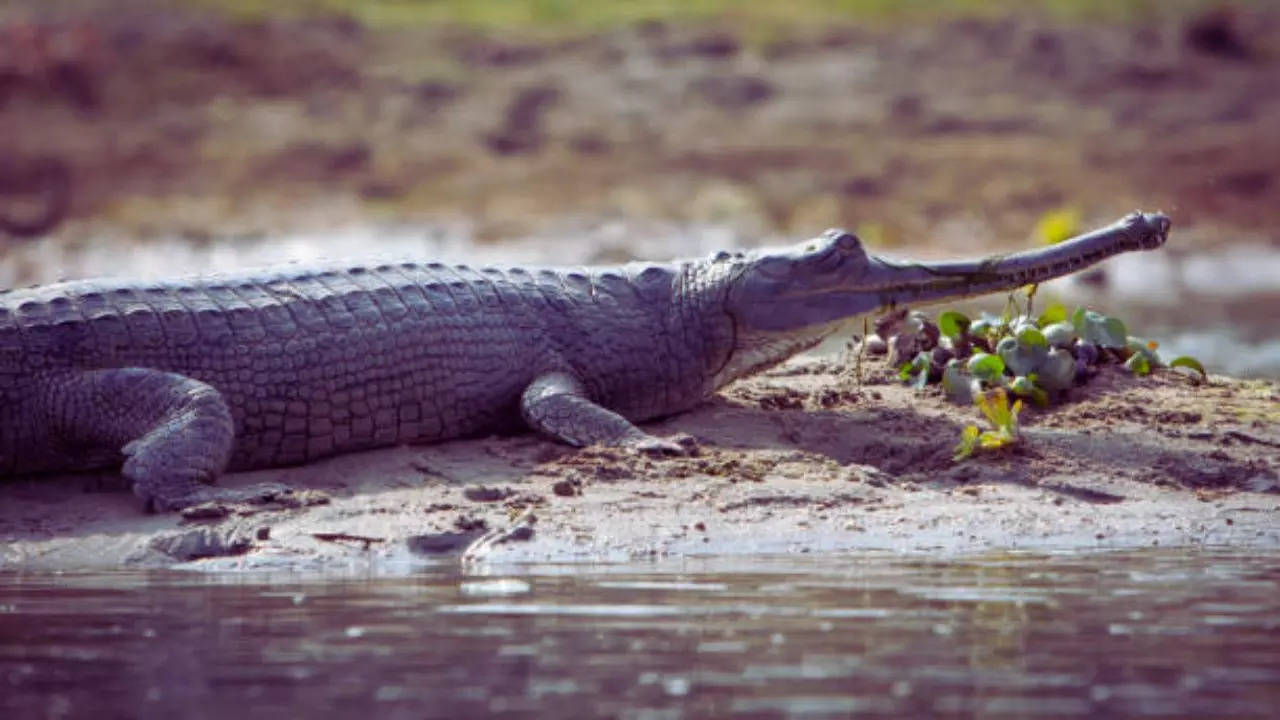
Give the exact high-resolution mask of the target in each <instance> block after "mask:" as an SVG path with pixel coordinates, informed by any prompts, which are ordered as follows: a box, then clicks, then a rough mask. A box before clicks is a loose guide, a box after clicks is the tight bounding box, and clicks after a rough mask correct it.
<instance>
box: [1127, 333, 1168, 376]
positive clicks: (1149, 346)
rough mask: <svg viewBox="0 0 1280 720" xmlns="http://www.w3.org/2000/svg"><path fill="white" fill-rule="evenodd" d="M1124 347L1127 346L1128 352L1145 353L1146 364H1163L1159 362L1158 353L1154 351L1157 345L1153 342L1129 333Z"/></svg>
mask: <svg viewBox="0 0 1280 720" xmlns="http://www.w3.org/2000/svg"><path fill="white" fill-rule="evenodd" d="M1125 347H1127V348H1128V349H1129V351H1130V352H1134V353H1141V354H1143V355H1146V356H1147V364H1149V365H1150V366H1151V367H1153V368H1157V367H1160V366H1161V365H1162V364H1163V363H1161V362H1160V354H1159V353H1157V352H1156V347H1157V345H1156V343H1154V342H1148V341H1146V340H1143V339H1142V338H1139V337H1134V336H1132V335H1130V336H1129V341H1128V342H1127V343H1126V345H1125Z"/></svg>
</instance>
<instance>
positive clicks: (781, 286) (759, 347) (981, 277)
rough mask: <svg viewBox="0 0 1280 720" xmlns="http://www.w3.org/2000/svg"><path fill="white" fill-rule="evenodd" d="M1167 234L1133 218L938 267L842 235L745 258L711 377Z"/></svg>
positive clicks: (1049, 275)
mask: <svg viewBox="0 0 1280 720" xmlns="http://www.w3.org/2000/svg"><path fill="white" fill-rule="evenodd" d="M1169 228H1170V221H1169V218H1168V217H1166V216H1165V215H1163V214H1160V213H1142V212H1135V213H1131V214H1130V215H1127V216H1126V217H1124V218H1123V219H1121V220H1119V221H1117V222H1116V223H1113V224H1112V225H1108V226H1107V227H1104V228H1101V229H1099V230H1095V231H1093V232H1090V233H1086V234H1084V235H1080V236H1078V237H1075V238H1072V239H1070V240H1066V241H1064V242H1062V243H1059V244H1057V245H1053V246H1051V247H1046V248H1040V249H1036V250H1027V251H1023V252H1019V253H1013V254H1010V255H997V256H992V257H988V258H982V259H978V260H967V261H955V262H940V263H923V262H904V261H894V260H889V259H886V258H879V257H873V256H869V255H867V254H866V253H865V252H863V250H862V246H861V243H860V242H859V241H858V239H857V238H856V237H854V236H853V235H851V234H849V233H843V232H839V231H829V232H828V233H826V234H825V235H824V236H823V237H822V238H819V239H818V240H815V241H812V242H810V243H806V244H804V245H802V246H796V247H791V248H783V249H779V250H770V251H761V252H758V253H756V254H755V255H754V256H752V257H750V258H748V259H746V260H745V262H744V264H743V267H742V270H741V271H740V272H738V273H737V275H736V279H735V280H734V281H733V285H732V287H731V289H730V291H729V294H728V298H727V304H726V311H727V312H728V313H729V315H731V316H732V317H733V321H734V325H735V332H736V334H737V342H736V346H735V349H734V351H733V353H732V356H731V357H730V358H729V361H728V362H727V363H726V365H725V367H724V369H722V370H721V372H720V373H719V374H718V376H717V377H719V378H721V379H723V380H724V382H727V381H728V380H731V379H733V378H737V377H742V376H743V375H747V374H750V373H752V372H754V371H756V370H759V369H762V368H764V367H768V366H770V365H773V364H776V363H778V362H780V361H782V360H784V359H786V358H787V357H790V356H791V355H794V354H795V353H797V352H800V351H802V350H805V349H808V348H810V347H813V346H814V345H816V344H817V343H818V342H820V341H821V340H822V339H823V338H824V337H826V336H827V335H829V334H830V333H832V332H834V331H835V330H836V329H837V328H839V327H840V325H842V324H843V323H844V321H846V320H849V319H851V318H855V317H857V316H859V315H864V314H866V313H869V312H874V311H876V310H880V309H886V308H892V307H895V306H899V305H917V304H927V303H934V302H940V301H946V300H955V299H959V298H964V297H972V296H975V295H983V294H986V293H990V292H998V291H1002V290H1013V289H1016V288H1019V287H1022V286H1024V285H1028V284H1031V283H1037V282H1043V281H1045V280H1050V279H1053V278H1057V277H1062V276H1064V275H1069V274H1071V273H1073V272H1076V271H1078V270H1081V269H1083V268H1085V267H1088V266H1090V265H1093V264H1095V263H1097V262H1100V261H1102V260H1105V259H1106V258H1108V257H1111V256H1112V255H1116V254H1119V253H1122V252H1129V251H1132V250H1152V249H1155V248H1158V247H1160V246H1162V245H1164V243H1165V241H1166V240H1167V239H1168V235H1169Z"/></svg>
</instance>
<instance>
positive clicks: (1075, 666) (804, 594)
mask: <svg viewBox="0 0 1280 720" xmlns="http://www.w3.org/2000/svg"><path fill="white" fill-rule="evenodd" d="M728 562H729V561H724V562H718V561H705V562H685V563H683V564H681V565H679V566H670V567H662V566H609V567H603V568H589V569H585V570H584V569H582V568H578V569H577V570H576V571H571V572H566V570H567V569H566V568H533V569H531V570H528V571H522V572H521V574H519V575H516V574H501V573H499V574H495V575H490V576H486V577H476V576H464V575H459V574H457V573H456V572H454V571H453V570H440V571H438V572H431V573H427V574H422V575H416V576H409V577H398V578H364V579H358V578H347V577H344V578H315V577H311V578H301V577H297V576H282V577H262V576H253V575H249V576H245V575H213V576H204V575H195V574H180V573H169V572H162V573H152V572H148V573H114V574H100V573H95V574H56V575H54V574H40V575H30V574H16V575H15V574H10V575H5V576H0V683H3V685H4V687H5V692H4V694H3V696H2V697H0V715H2V716H4V717H28V716H66V715H88V714H92V715H95V716H106V717H111V716H117V715H118V716H143V717H146V716H174V715H181V716H183V717H206V716H210V717H211V716H224V715H226V714H228V713H236V714H246V715H251V716H258V715H268V714H272V713H275V712H287V713H288V715H289V716H294V717H302V716H335V715H341V716H350V715H355V714H368V713H376V714H377V715H379V716H387V717H463V716H472V715H479V714H498V715H530V716H538V717H570V716H584V715H605V716H615V717H633V718H640V717H645V718H655V717H673V718H674V717H721V716H727V715H734V716H751V717H761V716H778V715H784V716H804V717H823V716H844V715H849V714H853V713H863V712H869V713H894V714H909V715H967V716H970V715H979V716H993V717H994V716H1001V717H1003V716H1024V717H1031V716H1035V717H1059V716H1095V715H1124V716H1128V715H1135V714H1142V715H1148V716H1158V717H1205V716H1209V715H1229V716H1256V717H1263V716H1266V715H1268V714H1269V713H1270V712H1273V711H1274V709H1275V708H1276V707H1277V704H1278V703H1280V592H1277V590H1278V589H1280V587H1278V586H1280V554H1277V553H1273V554H1266V555H1262V556H1257V555H1256V554H1255V555H1239V554H1231V553H1187V552H1170V551H1164V552H1142V553H1125V554H1096V555H1083V556H1082V555H1062V556H1047V557H1046V556H1030V555H1003V556H995V557H983V558H975V559H959V560H945V561H944V560H929V559H921V558H903V557H900V556H899V557H894V556H888V557H885V556H856V557H834V558H832V557H828V558H813V559H808V558H806V559H804V560H800V561H798V560H796V559H791V558H786V559H767V558H766V559H755V560H745V561H744V560H735V561H732V563H731V564H726V563H728Z"/></svg>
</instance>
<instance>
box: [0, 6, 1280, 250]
mask: <svg viewBox="0 0 1280 720" xmlns="http://www.w3.org/2000/svg"><path fill="white" fill-rule="evenodd" d="M1277 5H1278V4H1277V3H1274V2H1252V3H1251V2H1235V3H1229V4H1224V3H1220V2H1210V1H1206V0H1033V1H1026V0H1023V1H1015V0H987V1H983V0H896V1H895V0H795V1H794V2H788V3H757V2H741V1H733V0H680V1H677V0H651V1H648V2H591V1H587V0H523V1H503V0H374V1H366V2H362V1H358V0H293V1H291V2H272V1H271V0H58V1H57V2H44V1H43V0H10V1H9V2H6V3H5V4H4V6H3V7H2V8H0V158H3V159H2V160H0V217H3V216H6V214H7V216H16V217H17V218H19V219H25V220H26V221H27V222H28V224H30V223H31V222H34V221H39V220H40V219H41V218H42V217H43V216H42V215H41V213H42V211H45V210H49V209H54V210H56V213H52V214H51V215H50V217H51V219H52V220H54V221H53V222H50V223H49V227H50V228H52V232H53V234H54V235H56V236H58V237H69V238H72V239H73V240H74V239H75V238H84V237H90V236H94V235H97V234H100V233H101V232H102V230H103V229H104V228H110V229H114V230H117V231H119V232H121V233H122V234H124V235H126V236H128V237H134V238H145V237H151V236H158V235H163V236H177V237H188V238H192V239H195V240H207V239H210V238H219V237H224V236H242V235H245V234H258V235H266V234H270V233H273V232H279V231H282V230H289V229H294V228H307V227H321V228H324V227H333V226H334V225H335V224H342V223H374V224H377V223H400V224H406V223H407V224H412V223H426V222H437V221H442V220H449V221H460V222H465V223H467V224H468V227H470V228H472V230H473V237H474V239H475V240H478V241H481V242H486V241H501V240H506V239H510V238H513V237H520V236H522V235H526V234H529V233H538V232H549V231H554V230H555V229H556V228H561V227H565V226H566V223H568V224H572V223H587V224H590V223H599V222H606V221H608V222H613V221H619V222H623V223H630V222H635V221H642V220H643V221H648V220H655V219H657V220H661V221H664V222H672V223H677V224H691V225H698V224H703V225H705V224H718V225H723V226H725V227H729V228H731V229H732V231H733V232H734V233H737V234H740V235H741V236H743V237H748V238H757V239H759V240H766V239H770V238H776V237H779V236H796V235H809V234H813V233H816V232H819V231H821V230H822V229H823V228H825V227H827V226H830V225H844V226H848V227H853V228H856V229H858V230H860V231H861V232H862V234H863V235H864V236H865V237H866V239H868V240H869V241H870V242H872V243H874V244H881V245H900V244H906V243H910V244H911V245H912V246H913V247H914V246H916V245H918V244H921V243H924V242H926V241H928V242H932V243H934V244H935V245H936V246H937V247H938V248H939V250H940V251H946V252H953V251H955V250H956V249H958V248H964V249H969V248H972V247H983V246H988V245H991V244H993V243H995V244H1001V245H1007V244H1009V243H1014V244H1016V243H1018V242H1023V241H1025V240H1026V239H1027V238H1028V236H1029V234H1030V233H1031V232H1032V229H1033V228H1034V227H1035V225H1036V223H1037V221H1038V220H1039V219H1041V218H1043V217H1045V215H1046V214H1047V213H1054V212H1057V213H1068V214H1071V215H1072V216H1079V217H1081V218H1083V221H1084V222H1086V223H1087V222H1092V221H1094V220H1110V219H1112V218H1114V217H1116V216H1119V215H1120V214H1123V213H1124V212H1127V211H1129V210H1131V209H1133V208H1134V207H1143V208H1148V209H1156V208H1161V209H1164V210H1166V211H1170V212H1172V213H1173V214H1174V216H1175V218H1176V219H1177V220H1178V222H1179V226H1180V227H1182V228H1185V227H1188V226H1191V227H1196V226H1198V227H1202V228H1206V230H1205V232H1203V233H1202V240H1203V241H1204V242H1209V243H1212V242H1232V241H1233V239H1235V238H1239V237H1246V238H1249V239H1251V240H1256V239H1258V238H1259V237H1262V238H1263V239H1264V241H1270V242H1275V230H1274V227H1275V225H1276V221H1277V220H1280V217H1277V215H1278V211H1277V208H1280V183H1277V182H1276V180H1275V174H1276V173H1277V172H1278V171H1280V170H1278V169H1280V134H1278V133H1276V132H1275V128H1276V127H1280V80H1278V79H1277V78H1280V72H1278V70H1280V68H1278V67H1277V58H1280V47H1278V46H1277V38H1280V8H1278V7H1277ZM1208 229H1212V230H1211V231H1210V230H1208ZM26 234H31V233H26ZM638 252H641V253H642V252H643V251H638ZM575 254H577V255H581V256H587V255H589V253H587V252H576V253H575Z"/></svg>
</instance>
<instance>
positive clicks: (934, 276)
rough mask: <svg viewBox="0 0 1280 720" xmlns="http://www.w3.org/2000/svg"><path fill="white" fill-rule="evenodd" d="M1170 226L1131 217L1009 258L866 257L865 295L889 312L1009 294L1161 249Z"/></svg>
mask: <svg viewBox="0 0 1280 720" xmlns="http://www.w3.org/2000/svg"><path fill="white" fill-rule="evenodd" d="M1171 225H1172V223H1171V222H1170V220H1169V218H1168V216H1166V215H1164V214H1163V213H1158V212H1156V213H1144V212H1133V213H1130V214H1129V215H1126V216H1125V217H1124V218H1122V219H1120V220H1119V221H1117V222H1115V223H1113V224H1111V225H1108V226H1107V227H1104V228H1101V229H1098V230H1094V231H1093V232H1090V233H1086V234H1084V235H1079V236H1077V237H1074V238H1071V239H1069V240H1065V241H1063V242H1061V243H1058V244H1056V245H1053V246H1051V247H1046V248H1041V249H1037V250H1026V251H1023V252H1018V253H1013V254H1010V255H995V256H992V257H988V258H984V259H981V260H962V261H956V262H939V263H922V262H909V263H907V262H895V261H892V260H887V259H884V258H879V257H872V258H870V267H869V268H868V272H867V274H866V275H865V276H864V280H865V281H867V282H866V283H865V285H866V289H865V291H866V292H874V293H876V294H877V295H878V296H879V299H880V301H881V302H880V305H881V307H893V306H895V305H912V304H920V303H929V302H936V301H939V300H952V299H956V298H962V297H971V296H974V295H983V294H985V293H990V292H999V291H1001V290H1014V289H1017V288H1019V287H1022V286H1024V285H1029V284H1032V283H1038V282H1044V281H1045V280H1052V279H1053V278H1057V277H1062V276H1063V275H1070V274H1071V273H1073V272H1076V271H1078V270H1080V269H1082V268H1085V267H1087V266H1089V265H1093V264H1094V263H1097V262H1100V261H1102V260H1105V259H1106V258H1109V257H1111V256H1112V255H1116V254H1118V253H1122V252H1128V251H1131V250H1154V249H1155V248H1158V247H1160V246H1162V245H1164V243H1165V241H1166V240H1167V239H1168V237H1169V228H1170V227H1171Z"/></svg>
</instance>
